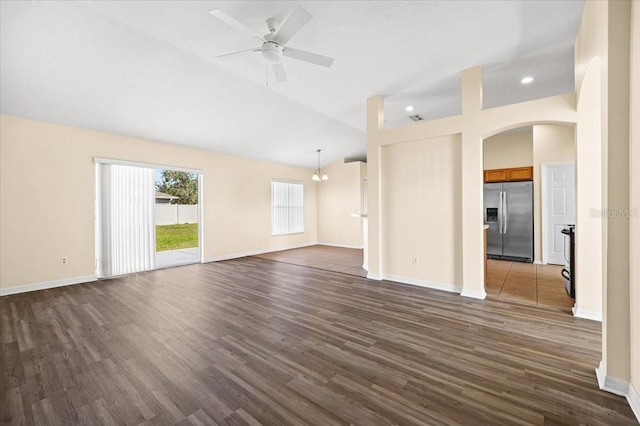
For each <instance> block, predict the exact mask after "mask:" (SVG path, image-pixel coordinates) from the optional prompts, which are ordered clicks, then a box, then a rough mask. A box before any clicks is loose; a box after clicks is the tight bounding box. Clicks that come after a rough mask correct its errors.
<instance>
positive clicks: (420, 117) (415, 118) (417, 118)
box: [409, 114, 424, 121]
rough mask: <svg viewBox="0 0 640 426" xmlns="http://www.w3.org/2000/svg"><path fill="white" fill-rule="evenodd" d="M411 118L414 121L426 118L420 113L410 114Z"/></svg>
mask: <svg viewBox="0 0 640 426" xmlns="http://www.w3.org/2000/svg"><path fill="white" fill-rule="evenodd" d="M409 118H410V119H411V120H412V121H422V120H424V117H423V116H421V115H420V114H415V115H410V116H409Z"/></svg>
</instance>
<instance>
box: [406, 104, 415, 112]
mask: <svg viewBox="0 0 640 426" xmlns="http://www.w3.org/2000/svg"><path fill="white" fill-rule="evenodd" d="M414 109H415V108H414V107H413V105H409V106H408V107H406V108H405V110H407V112H411V111H413V110H414Z"/></svg>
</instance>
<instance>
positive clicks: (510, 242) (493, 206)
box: [484, 181, 533, 262]
mask: <svg viewBox="0 0 640 426" xmlns="http://www.w3.org/2000/svg"><path fill="white" fill-rule="evenodd" d="M484 222H485V224H487V225H489V229H487V256H488V257H489V258H492V259H505V260H517V261H522V262H533V182H531V181H527V182H504V183H485V184H484Z"/></svg>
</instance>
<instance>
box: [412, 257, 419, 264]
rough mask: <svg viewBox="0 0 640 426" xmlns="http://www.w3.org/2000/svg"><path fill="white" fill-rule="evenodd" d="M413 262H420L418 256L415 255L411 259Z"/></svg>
mask: <svg viewBox="0 0 640 426" xmlns="http://www.w3.org/2000/svg"><path fill="white" fill-rule="evenodd" d="M411 263H413V264H414V265H415V264H416V263H418V256H413V259H411Z"/></svg>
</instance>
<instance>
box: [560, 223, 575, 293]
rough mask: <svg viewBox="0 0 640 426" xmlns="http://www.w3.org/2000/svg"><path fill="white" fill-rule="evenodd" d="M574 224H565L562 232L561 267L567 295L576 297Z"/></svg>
mask: <svg viewBox="0 0 640 426" xmlns="http://www.w3.org/2000/svg"><path fill="white" fill-rule="evenodd" d="M575 228H576V226H575V225H567V226H566V227H565V228H564V229H562V231H560V232H562V233H563V234H564V235H565V237H564V260H565V265H564V268H562V276H563V277H564V286H565V288H566V289H567V293H569V296H571V297H573V298H574V299H575V297H576V230H575Z"/></svg>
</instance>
